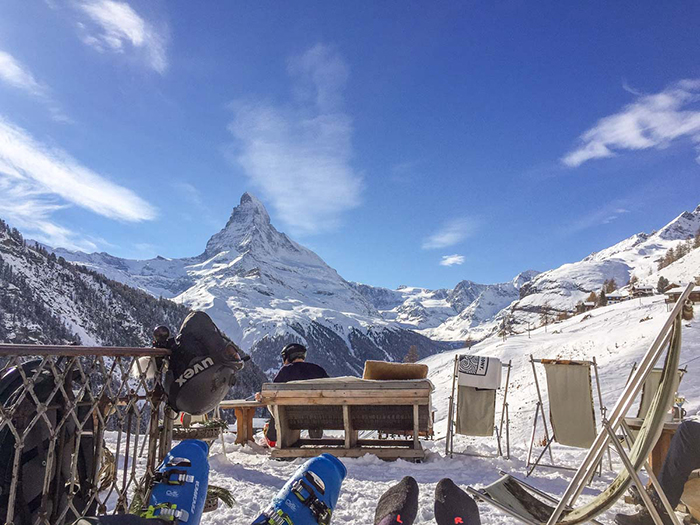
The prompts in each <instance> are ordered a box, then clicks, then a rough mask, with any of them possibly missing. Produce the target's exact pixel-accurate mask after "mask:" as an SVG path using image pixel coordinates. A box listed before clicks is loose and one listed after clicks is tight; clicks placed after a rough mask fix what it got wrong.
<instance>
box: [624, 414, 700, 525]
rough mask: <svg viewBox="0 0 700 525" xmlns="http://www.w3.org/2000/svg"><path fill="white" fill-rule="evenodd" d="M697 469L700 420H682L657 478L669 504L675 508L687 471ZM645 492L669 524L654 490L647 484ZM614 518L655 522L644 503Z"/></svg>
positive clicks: (632, 524)
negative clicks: (629, 513) (635, 511)
mask: <svg viewBox="0 0 700 525" xmlns="http://www.w3.org/2000/svg"><path fill="white" fill-rule="evenodd" d="M697 469H700V421H692V420H689V421H684V422H683V423H681V425H680V426H679V427H678V430H677V431H676V433H675V435H674V436H673V439H672V440H671V446H670V448H669V450H668V455H667V456H666V459H665V460H664V464H663V465H662V467H661V472H660V473H659V478H658V479H659V485H661V488H662V489H663V491H664V494H666V497H667V498H668V502H669V503H670V504H671V507H672V508H674V509H675V508H676V507H677V506H678V504H679V503H680V501H681V496H682V495H683V489H684V487H685V484H686V482H687V481H688V478H689V477H690V474H691V473H692V472H693V471H694V470H697ZM647 492H649V495H650V496H651V500H652V501H653V503H654V506H655V507H656V510H657V511H658V512H659V515H660V516H661V518H662V519H663V521H664V523H667V524H671V523H672V522H671V518H670V517H669V515H668V514H667V513H666V511H665V509H664V506H663V504H662V503H661V500H660V499H659V496H658V494H656V491H655V490H654V489H653V488H650V489H647ZM615 522H616V523H617V524H618V525H654V520H653V519H652V517H651V514H650V513H649V510H648V509H647V508H646V507H644V508H642V510H640V511H639V512H637V513H636V514H631V515H628V514H617V515H616V516H615Z"/></svg>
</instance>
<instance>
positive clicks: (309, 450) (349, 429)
mask: <svg viewBox="0 0 700 525" xmlns="http://www.w3.org/2000/svg"><path fill="white" fill-rule="evenodd" d="M431 391H432V384H431V383H430V381H428V380H426V379H422V380H421V379H419V380H396V381H373V380H366V379H359V378H354V377H345V378H328V379H312V380H307V381H295V382H291V383H265V384H263V386H262V399H263V401H264V402H265V403H266V404H267V405H268V406H269V407H270V410H271V411H272V413H273V415H274V417H275V423H276V426H277V447H276V448H275V449H274V450H273V451H272V457H273V458H283V457H285V458H289V457H291V458H294V457H313V456H318V455H320V454H322V453H324V452H328V453H330V454H333V455H335V456H338V457H360V456H362V455H364V454H368V453H369V454H374V455H376V456H377V457H380V458H383V459H397V458H406V459H412V460H421V459H423V458H424V457H425V451H424V450H423V448H422V446H421V444H420V440H419V436H420V433H421V432H428V433H429V432H430V431H431V430H432V421H431V418H430V394H431ZM310 429H313V430H342V431H343V432H344V437H343V438H333V437H324V438H320V439H312V438H309V439H301V438H300V431H301V430H310ZM361 430H369V431H382V432H385V433H394V432H396V433H398V432H404V431H408V432H410V436H411V439H401V440H377V439H358V431H361Z"/></svg>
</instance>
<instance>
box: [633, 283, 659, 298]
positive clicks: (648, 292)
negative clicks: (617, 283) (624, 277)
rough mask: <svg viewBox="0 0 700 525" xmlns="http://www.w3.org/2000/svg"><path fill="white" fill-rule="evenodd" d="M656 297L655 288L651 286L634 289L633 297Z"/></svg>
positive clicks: (634, 287) (635, 287)
mask: <svg viewBox="0 0 700 525" xmlns="http://www.w3.org/2000/svg"><path fill="white" fill-rule="evenodd" d="M652 295H654V287H653V286H649V285H643V286H642V285H640V286H633V287H632V297H651V296H652Z"/></svg>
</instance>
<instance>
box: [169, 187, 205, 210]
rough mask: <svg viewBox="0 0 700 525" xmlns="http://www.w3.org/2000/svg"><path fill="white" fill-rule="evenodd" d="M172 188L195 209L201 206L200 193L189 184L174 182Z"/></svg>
mask: <svg viewBox="0 0 700 525" xmlns="http://www.w3.org/2000/svg"><path fill="white" fill-rule="evenodd" d="M173 188H175V190H176V191H177V192H178V193H179V194H180V196H181V197H182V198H183V199H185V200H186V201H187V202H189V203H190V204H194V205H195V206H197V207H201V206H202V205H203V202H202V193H201V192H200V191H199V190H198V189H197V188H196V187H195V186H193V185H192V184H190V183H189V182H174V183H173Z"/></svg>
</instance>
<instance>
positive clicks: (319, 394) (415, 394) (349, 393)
mask: <svg viewBox="0 0 700 525" xmlns="http://www.w3.org/2000/svg"><path fill="white" fill-rule="evenodd" d="M261 396H262V399H261V401H268V400H269V399H299V398H302V397H303V398H305V399H354V398H365V399H366V398H376V399H389V400H391V399H393V398H395V397H402V398H405V399H427V398H428V397H430V392H429V391H428V390H337V391H336V390H288V391H284V392H274V391H270V390H265V391H264V392H262V394H261Z"/></svg>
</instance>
